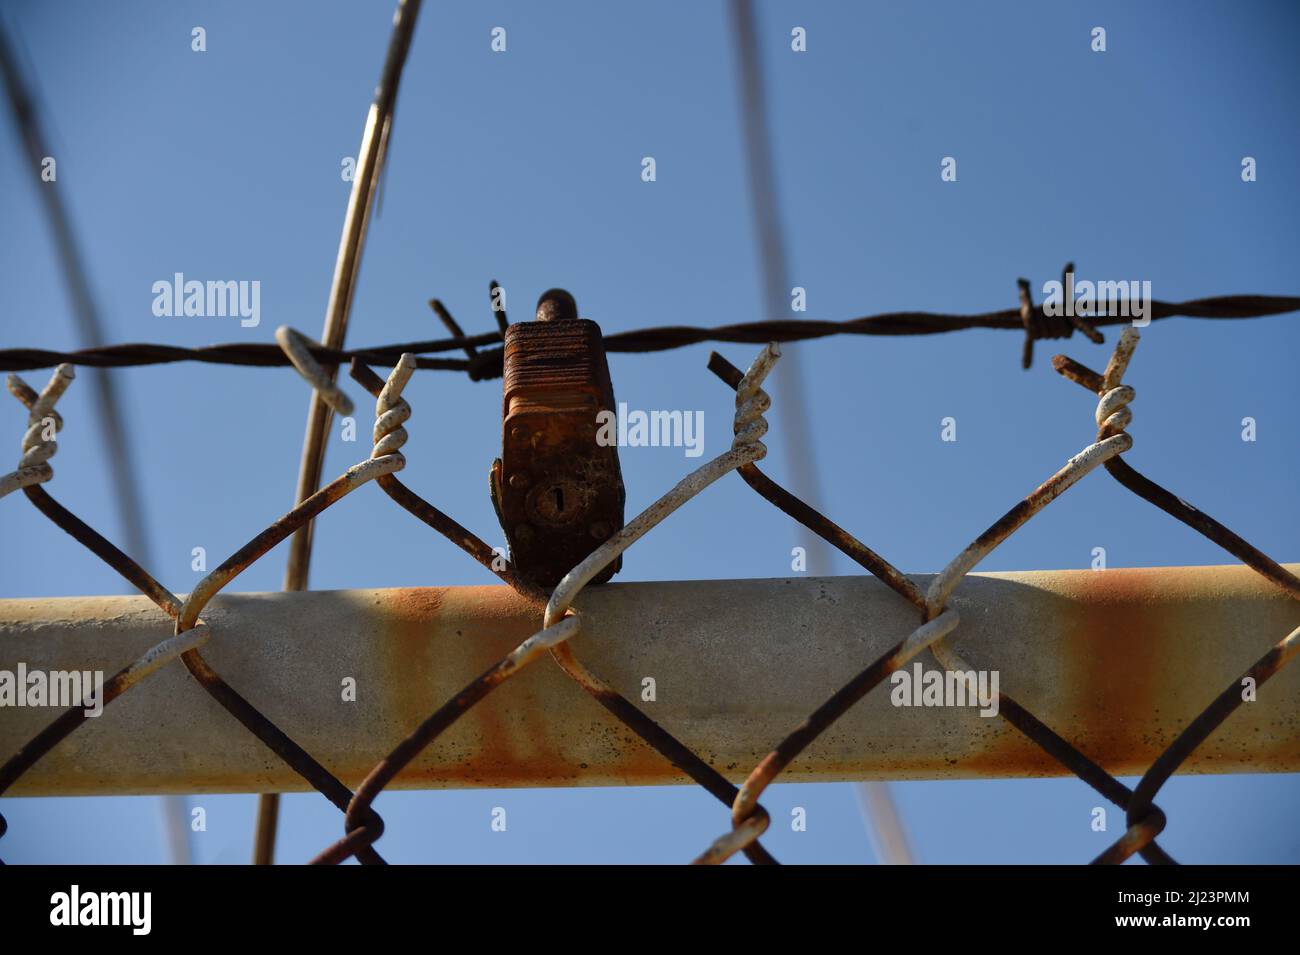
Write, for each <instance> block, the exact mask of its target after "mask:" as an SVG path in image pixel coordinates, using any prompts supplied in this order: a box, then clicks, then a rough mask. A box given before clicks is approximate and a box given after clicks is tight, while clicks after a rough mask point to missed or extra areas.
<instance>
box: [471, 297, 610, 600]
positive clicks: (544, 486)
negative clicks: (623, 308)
mask: <svg viewBox="0 0 1300 955" xmlns="http://www.w3.org/2000/svg"><path fill="white" fill-rule="evenodd" d="M504 379H505V383H504V387H503V390H502V406H501V415H502V423H501V431H502V438H501V457H499V458H497V459H496V461H494V462H493V464H492V473H491V476H490V479H489V484H490V487H491V493H492V503H493V505H494V506H495V507H496V512H497V519H498V520H499V521H500V522H501V528H502V530H504V531H505V534H506V542H507V543H508V544H509V545H510V560H511V562H512V563H513V564H514V565H515V568H516V569H517V570H518V571H519V573H520V574H521V575H522V576H523V577H524V578H525V579H527V580H529V581H531V582H532V583H534V584H537V585H538V586H541V587H545V588H547V589H550V588H552V587H554V586H555V585H556V584H558V583H559V582H560V579H561V578H562V577H563V576H564V575H565V574H567V573H568V572H569V571H570V570H572V569H573V568H574V566H576V565H577V564H578V563H580V562H581V561H582V559H583V558H585V557H586V556H587V555H588V554H590V553H591V552H592V551H593V550H595V549H596V548H597V547H598V546H600V544H601V543H602V542H603V541H605V540H606V539H607V538H609V537H610V536H611V535H612V534H614V532H616V531H617V530H619V529H620V528H621V527H622V526H623V499H624V490H623V473H622V471H621V469H620V468H619V463H618V448H617V447H616V446H614V445H612V444H611V445H602V444H600V443H598V442H597V434H598V433H599V430H600V428H599V422H598V420H597V415H599V414H600V412H602V411H606V412H609V413H610V414H616V406H615V404H614V386H613V384H612V383H611V381H610V378H609V365H608V363H607V362H606V360H605V344H604V339H603V338H602V337H601V334H600V326H599V325H597V324H596V323H595V322H592V321H587V320H586V319H580V318H578V305H577V303H576V302H575V301H574V299H573V296H572V295H570V294H569V293H568V292H566V291H564V290H563V289H551V290H550V291H549V292H546V293H544V294H543V295H542V297H541V298H540V299H538V301H537V320H536V321H533V322H521V323H516V324H514V325H511V326H510V327H509V328H508V329H507V330H506V333H505V375H504ZM622 563H623V559H622V557H621V556H620V557H619V558H618V559H617V560H615V561H613V562H612V563H611V564H610V565H609V566H608V567H606V568H605V569H604V570H602V571H601V572H600V574H598V575H597V576H596V577H595V578H594V579H593V581H592V583H604V582H605V581H607V580H609V579H610V578H611V577H613V576H614V574H616V573H617V572H618V570H619V568H620V567H621V566H622Z"/></svg>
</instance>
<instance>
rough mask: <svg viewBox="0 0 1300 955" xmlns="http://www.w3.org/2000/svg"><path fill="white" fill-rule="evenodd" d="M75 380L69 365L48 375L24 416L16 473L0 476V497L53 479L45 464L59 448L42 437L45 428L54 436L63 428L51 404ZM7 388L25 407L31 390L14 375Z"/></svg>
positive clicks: (62, 366) (56, 444) (74, 373)
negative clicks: (25, 422) (25, 424)
mask: <svg viewBox="0 0 1300 955" xmlns="http://www.w3.org/2000/svg"><path fill="white" fill-rule="evenodd" d="M75 377H76V372H75V371H74V370H73V367H72V366H71V365H68V364H63V365H59V366H58V367H57V368H55V369H54V373H53V374H52V375H51V376H50V380H49V383H48V384H47V385H46V386H45V388H44V389H43V390H42V391H41V393H40V394H39V395H37V396H36V400H35V401H33V402H32V403H31V406H30V409H29V411H28V413H27V431H26V432H25V433H24V434H23V443H22V449H23V453H22V457H20V458H19V459H18V467H17V469H16V470H13V471H10V472H9V473H8V474H6V475H4V476H0V497H4V496H5V495H6V494H12V493H13V492H14V491H17V490H18V489H19V488H24V487H31V486H32V485H35V484H44V483H45V482H46V481H48V480H50V479H51V478H53V477H54V469H53V468H52V467H50V465H49V463H48V462H49V460H50V458H52V457H54V453H55V452H56V451H58V449H59V445H58V442H56V441H54V440H53V439H52V438H51V439H50V440H48V441H47V440H45V439H44V438H43V437H42V435H43V434H44V432H45V430H46V429H47V428H50V427H52V428H53V429H54V431H55V432H56V433H57V432H58V431H60V430H61V429H62V428H63V418H62V417H60V416H59V413H58V412H57V411H55V410H54V404H55V402H57V401H58V400H59V398H60V396H62V394H63V393H64V392H65V391H67V390H68V385H70V384H72V379H73V378H75ZM8 386H9V391H10V393H11V394H12V395H13V396H14V397H15V398H17V399H18V400H19V401H22V402H23V403H24V404H26V401H25V400H24V398H23V395H24V394H32V393H34V391H33V389H32V387H31V386H30V385H28V384H27V382H25V381H23V380H22V379H21V378H19V377H18V376H17V375H10V376H9V379H8Z"/></svg>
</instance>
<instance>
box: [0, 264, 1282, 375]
mask: <svg viewBox="0 0 1300 955" xmlns="http://www.w3.org/2000/svg"><path fill="white" fill-rule="evenodd" d="M1066 268H1067V270H1068V269H1069V268H1070V266H1067V267H1066ZM1018 282H1019V283H1020V287H1021V305H1020V307H1018V308H1014V309H1003V310H1001V311H996V312H981V313H977V314H971V315H953V314H945V313H942V312H884V313H881V314H878V315H866V316H863V317H862V318H853V319H848V320H847V321H818V320H815V319H787V320H777V321H756V322H740V323H738V324H734V325H716V326H713V327H706V326H689V325H663V326H657V327H654V328H642V329H637V330H634V331H625V332H614V333H612V334H609V335H606V336H605V350H606V351H608V352H624V353H645V352H658V351H670V350H672V349H676V348H684V347H686V346H688V345H698V344H702V343H705V342H730V343H740V344H762V343H763V342H769V341H772V342H798V341H811V340H813V339H818V338H827V337H830V336H833V335H936V334H943V333H946V332H955V331H962V330H967V329H980V328H983V329H1002V330H1007V329H1018V330H1020V331H1022V332H1023V333H1024V335H1025V352H1024V356H1025V357H1024V360H1023V361H1022V364H1023V365H1024V367H1026V368H1028V367H1029V359H1030V357H1032V354H1033V350H1032V345H1033V342H1035V341H1037V340H1040V339H1049V338H1069V337H1070V336H1071V335H1073V333H1074V332H1075V331H1076V330H1078V331H1083V332H1084V334H1086V335H1088V337H1090V338H1091V339H1092V340H1093V341H1094V342H1101V341H1102V336H1101V335H1100V333H1099V332H1096V329H1097V328H1099V327H1105V326H1110V325H1125V324H1129V323H1130V321H1131V318H1130V317H1128V316H1125V315H1118V314H1116V315H1096V316H1092V317H1088V318H1086V319H1083V318H1081V317H1080V316H1078V315H1075V316H1064V315H1055V314H1048V313H1047V311H1046V310H1045V307H1044V305H1042V304H1040V305H1033V304H1031V303H1029V302H1028V298H1027V296H1028V282H1027V280H1025V279H1020V280H1018ZM490 288H491V290H492V291H493V293H494V294H495V292H496V290H497V289H498V288H499V286H498V285H497V283H496V282H493V283H492V284H491V286H490ZM430 305H431V307H432V308H433V310H434V312H435V313H436V314H438V315H439V317H440V318H441V319H442V321H443V322H444V324H447V325H448V328H449V329H450V330H451V331H452V335H453V337H451V338H434V339H429V340H427V341H414V342H404V343H400V344H393V345H377V346H372V347H370V348H326V347H325V346H323V345H321V344H319V343H317V342H312V341H310V340H309V339H307V340H303V341H301V342H299V343H298V344H300V345H301V348H300V350H299V351H300V353H305V354H307V355H310V356H311V357H313V358H315V359H316V361H317V362H320V363H323V364H326V365H335V366H337V365H342V364H345V363H347V362H350V361H353V360H357V361H361V362H365V363H366V364H369V365H377V366H380V367H385V368H391V367H392V366H393V365H395V364H397V362H398V361H399V360H400V359H401V357H402V355H404V354H407V353H410V354H411V355H414V356H415V367H416V368H419V369H422V370H426V371H427V370H433V371H460V372H465V373H467V374H468V375H469V377H470V378H471V379H473V380H475V381H481V380H487V379H492V378H500V377H501V373H502V367H503V360H504V359H503V356H504V351H503V349H501V348H500V347H497V348H489V349H487V350H486V351H478V349H479V348H481V347H484V346H488V345H498V346H499V345H500V344H501V342H502V341H503V340H504V337H505V328H506V323H507V320H506V317H505V312H504V310H501V309H494V315H495V318H496V320H497V322H498V326H499V327H498V329H497V330H496V331H493V332H484V333H482V334H479V335H464V334H462V332H461V329H460V326H459V325H458V324H456V321H455V319H454V318H452V316H451V314H450V313H449V312H448V311H447V310H446V308H445V306H443V305H442V303H441V302H440V301H438V300H437V299H434V300H433V301H432V302H430ZM1149 305H1150V316H1149V317H1150V319H1151V320H1152V321H1159V320H1162V319H1166V318H1208V319H1244V318H1261V317H1264V316H1268V315H1282V314H1285V313H1288V312H1296V311H1300V297H1297V296H1286V295H1219V296H1215V297H1212V298H1200V299H1192V300H1190V301H1186V302H1162V301H1158V300H1152V301H1151V302H1150V303H1149ZM449 351H464V352H466V355H467V357H466V358H428V357H421V356H427V355H431V354H438V353H441V352H449ZM178 361H198V362H206V363H208V364H218V365H245V366H251V367H259V368H269V367H283V366H285V365H291V364H293V363H294V360H293V358H292V357H291V356H290V354H288V353H287V352H286V350H285V348H284V347H283V346H282V345H281V344H279V343H276V344H271V343H267V342H241V343H227V344H221V345H204V346H201V347H197V348H188V347H182V346H179V345H163V344H121V345H105V346H103V347H99V348H82V349H78V350H76V351H56V350H51V349H45V348H5V349H0V371H33V370H36V369H40V368H49V367H52V366H54V365H58V364H61V363H67V364H70V365H83V366H87V367H92V368H128V367H138V366H141V365H160V364H168V363H171V362H178Z"/></svg>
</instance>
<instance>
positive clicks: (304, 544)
mask: <svg viewBox="0 0 1300 955" xmlns="http://www.w3.org/2000/svg"><path fill="white" fill-rule="evenodd" d="M419 13H420V0H398V4H397V11H396V12H395V13H394V14H393V32H392V36H391V37H390V38H389V41H388V55H387V58H386V59H385V61H384V68H383V72H382V73H381V74H380V78H379V85H378V86H377V87H376V88H375V99H374V102H373V103H371V104H370V110H369V112H368V113H367V114H366V123H365V128H364V130H363V131H362V134H361V149H360V154H359V156H358V157H357V167H356V176H355V177H354V178H353V180H352V193H351V195H350V196H349V197H348V209H347V214H346V215H345V216H344V219H343V234H342V236H341V237H340V239H339V252H338V257H337V258H336V260H335V262H334V279H333V282H332V283H331V285H330V297H329V304H328V305H327V306H326V310H325V328H324V331H323V332H322V333H321V337H320V342H321V344H322V345H323V346H325V347H326V348H334V349H339V348H342V347H343V339H344V336H345V334H346V332H347V327H348V317H349V315H350V314H351V311H352V296H353V293H354V292H355V291H356V280H357V274H358V273H359V272H360V270H361V257H362V251H363V250H364V248H365V241H366V227H367V225H368V224H369V221H370V213H371V210H372V208H373V205H374V203H373V199H374V193H375V188H376V186H377V184H378V183H379V180H380V175H381V173H382V171H383V166H384V157H385V154H386V151H387V144H388V137H389V133H390V132H391V129H392V121H393V110H394V108H395V107H396V104H397V87H398V84H399V83H400V82H401V78H402V68H403V66H405V64H406V55H407V52H408V51H409V50H410V47H411V36H412V35H413V34H414V32H415V22H416V19H417V17H418V16H419ZM327 373H328V375H329V377H330V380H331V381H332V380H334V379H335V378H336V377H337V376H338V366H337V365H331V366H329V367H328V368H327ZM333 417H334V412H333V410H332V409H331V408H330V407H329V405H327V404H326V403H325V402H324V401H321V400H320V398H319V397H318V396H317V394H316V393H315V392H312V396H311V403H310V407H309V410H308V412H307V434H306V437H305V438H304V439H303V446H302V461H301V463H300V464H299V468H298V489H297V494H296V496H295V502H296V503H298V504H301V503H302V502H303V501H305V500H306V499H307V498H309V497H311V496H312V495H313V494H315V493H316V489H317V488H319V487H320V480H321V469H322V467H323V466H324V461H325V439H326V436H327V435H328V433H329V427H330V422H331V421H332V420H333ZM314 528H315V522H314V521H309V522H308V523H307V524H305V525H304V526H303V527H302V528H301V529H300V530H298V531H297V532H296V533H295V534H294V535H293V539H292V540H291V541H290V542H289V564H288V567H287V568H286V570H285V575H284V589H285V590H305V589H306V588H307V580H308V575H309V573H310V568H311V544H312V532H313V530H314ZM278 800H279V797H278V796H277V795H276V794H274V793H269V794H266V795H263V796H262V799H261V805H260V806H259V808H258V815H257V818H258V831H257V837H256V839H255V855H254V859H253V861H254V863H255V864H257V865H268V864H270V862H271V861H272V858H273V857H274V851H275V827H276V823H277V821H278V819H279V811H278V810H279V807H278Z"/></svg>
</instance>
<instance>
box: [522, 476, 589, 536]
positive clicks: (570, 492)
mask: <svg viewBox="0 0 1300 955" xmlns="http://www.w3.org/2000/svg"><path fill="white" fill-rule="evenodd" d="M582 501H583V497H582V492H581V491H579V490H578V488H576V487H574V486H573V485H572V484H571V483H569V482H568V481H556V482H555V483H553V484H544V485H542V486H541V487H539V488H537V490H536V491H535V492H534V493H533V495H532V496H531V502H530V506H529V509H530V510H531V511H532V513H533V514H534V516H536V517H537V518H538V519H539V520H541V521H542V522H543V523H545V524H551V525H554V526H560V525H564V524H570V523H572V522H573V521H574V520H575V519H576V518H577V517H578V512H579V511H581V510H582Z"/></svg>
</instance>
